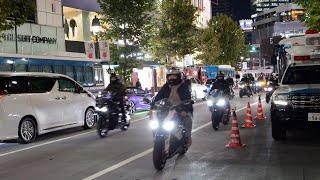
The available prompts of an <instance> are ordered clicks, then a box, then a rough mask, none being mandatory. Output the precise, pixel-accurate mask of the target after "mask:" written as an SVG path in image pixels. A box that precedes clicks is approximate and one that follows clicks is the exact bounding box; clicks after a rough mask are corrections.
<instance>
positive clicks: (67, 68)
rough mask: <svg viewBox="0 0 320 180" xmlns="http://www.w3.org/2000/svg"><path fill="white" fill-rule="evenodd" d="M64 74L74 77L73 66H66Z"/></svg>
mask: <svg viewBox="0 0 320 180" xmlns="http://www.w3.org/2000/svg"><path fill="white" fill-rule="evenodd" d="M66 75H67V76H69V77H70V78H72V79H73V78H74V72H73V66H66Z"/></svg>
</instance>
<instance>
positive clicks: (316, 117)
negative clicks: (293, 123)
mask: <svg viewBox="0 0 320 180" xmlns="http://www.w3.org/2000/svg"><path fill="white" fill-rule="evenodd" d="M308 121H320V113H308Z"/></svg>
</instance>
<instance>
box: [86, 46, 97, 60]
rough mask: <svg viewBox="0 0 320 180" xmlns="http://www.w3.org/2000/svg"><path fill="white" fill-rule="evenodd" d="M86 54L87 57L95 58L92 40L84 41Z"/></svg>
mask: <svg viewBox="0 0 320 180" xmlns="http://www.w3.org/2000/svg"><path fill="white" fill-rule="evenodd" d="M84 46H85V50H86V55H87V57H88V58H89V59H95V58H96V57H95V47H94V43H93V42H85V43H84Z"/></svg>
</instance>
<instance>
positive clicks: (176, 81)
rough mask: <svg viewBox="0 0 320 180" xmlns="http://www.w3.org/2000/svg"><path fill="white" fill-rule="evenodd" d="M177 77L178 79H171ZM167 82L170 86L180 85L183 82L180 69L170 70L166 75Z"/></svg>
mask: <svg viewBox="0 0 320 180" xmlns="http://www.w3.org/2000/svg"><path fill="white" fill-rule="evenodd" d="M172 75H175V76H176V77H177V78H172V79H171V78H170V76H172ZM166 77H167V81H168V83H169V84H170V85H178V84H180V83H181V82H182V76H181V71H180V70H179V69H178V68H175V67H172V68H169V69H168V71H167V74H166Z"/></svg>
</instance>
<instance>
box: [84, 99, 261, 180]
mask: <svg viewBox="0 0 320 180" xmlns="http://www.w3.org/2000/svg"><path fill="white" fill-rule="evenodd" d="M256 104H258V102H256V103H253V104H251V106H253V105H256ZM246 108H247V107H246V106H245V107H243V108H240V109H238V110H236V112H239V111H242V110H244V109H246ZM210 124H211V121H210V122H208V123H206V124H204V125H202V126H200V127H197V128H195V129H193V130H192V134H193V133H196V132H197V131H200V130H201V129H203V128H205V127H206V126H209V125H210ZM152 151H153V148H150V149H147V150H145V151H143V152H142V153H139V154H137V155H135V156H132V157H130V158H128V159H126V160H124V161H121V162H119V163H117V164H115V165H113V166H110V167H108V168H106V169H104V170H102V171H99V172H97V173H95V174H93V175H91V176H89V177H86V178H84V179H83V180H93V179H96V178H98V177H100V176H103V175H105V174H108V173H109V172H111V171H114V170H116V169H119V168H120V167H122V166H125V165H127V164H129V163H131V162H132V161H135V160H137V159H139V158H142V157H144V156H146V155H148V154H149V153H151V152H152Z"/></svg>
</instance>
